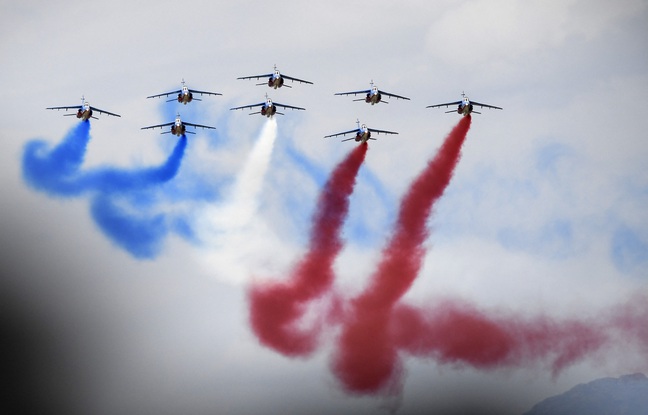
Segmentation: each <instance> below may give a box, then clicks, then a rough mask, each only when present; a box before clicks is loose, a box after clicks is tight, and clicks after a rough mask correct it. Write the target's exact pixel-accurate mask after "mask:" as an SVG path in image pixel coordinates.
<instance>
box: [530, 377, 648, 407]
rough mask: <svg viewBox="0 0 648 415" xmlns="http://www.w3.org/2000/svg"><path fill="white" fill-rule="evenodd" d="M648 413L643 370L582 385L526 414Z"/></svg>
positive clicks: (646, 387) (647, 381)
mask: <svg viewBox="0 0 648 415" xmlns="http://www.w3.org/2000/svg"><path fill="white" fill-rule="evenodd" d="M549 414H551V415H581V414H582V415H585V414H587V415H646V414H648V378H646V375H644V374H643V373H635V374H633V375H625V376H621V377H620V378H602V379H597V380H595V381H592V382H589V383H584V384H580V385H578V386H575V387H573V388H572V389H570V390H568V391H567V392H565V393H563V394H562V395H556V396H552V397H551V398H547V399H545V400H544V401H542V402H540V403H537V404H536V405H534V406H533V408H531V410H530V411H528V412H526V413H525V414H524V415H549Z"/></svg>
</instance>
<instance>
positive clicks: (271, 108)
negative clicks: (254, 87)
mask: <svg viewBox="0 0 648 415" xmlns="http://www.w3.org/2000/svg"><path fill="white" fill-rule="evenodd" d="M254 107H261V110H260V111H257V112H251V113H250V115H253V114H261V115H264V116H266V117H268V118H272V116H273V115H275V114H279V115H284V113H282V112H278V111H277V107H281V108H289V109H291V110H302V111H303V110H305V109H306V108H302V107H293V106H292V105H285V104H280V103H278V102H272V100H271V99H270V98H268V94H266V100H265V102H260V103H258V104H251V105H243V106H241V107H234V108H230V111H231V110H241V109H245V108H250V109H252V108H254Z"/></svg>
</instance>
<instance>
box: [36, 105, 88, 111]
mask: <svg viewBox="0 0 648 415" xmlns="http://www.w3.org/2000/svg"><path fill="white" fill-rule="evenodd" d="M81 108H82V107H81V105H73V106H71V107H47V108H45V109H48V110H66V111H67V110H80V109H81Z"/></svg>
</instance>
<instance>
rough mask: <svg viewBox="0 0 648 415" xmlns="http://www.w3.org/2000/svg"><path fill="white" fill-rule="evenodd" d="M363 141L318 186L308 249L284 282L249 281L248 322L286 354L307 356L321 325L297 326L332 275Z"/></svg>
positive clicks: (265, 341) (364, 150) (265, 340)
mask: <svg viewBox="0 0 648 415" xmlns="http://www.w3.org/2000/svg"><path fill="white" fill-rule="evenodd" d="M367 147H368V146H367V144H366V143H364V144H361V145H359V146H357V147H355V148H354V149H353V150H352V151H351V152H350V153H349V155H348V156H347V157H346V158H345V159H344V160H342V161H341V162H340V163H339V164H338V165H337V166H336V167H335V169H334V170H333V172H332V173H331V176H330V177H329V179H328V181H327V182H326V184H325V185H324V188H323V189H322V191H321V193H320V195H319V199H318V203H317V209H316V212H315V214H314V216H313V219H312V225H311V226H312V227H311V230H310V242H309V249H308V251H307V253H306V254H305V256H304V257H303V258H302V259H301V261H299V262H298V263H297V264H296V266H295V267H294V268H293V269H292V271H291V273H290V277H289V279H288V281H286V282H277V283H267V284H263V285H256V286H252V287H251V288H250V290H249V301H250V322H251V325H252V328H253V330H254V332H255V334H256V335H257V337H258V338H259V340H260V341H261V343H262V344H264V345H265V346H268V347H271V348H273V349H275V350H277V351H279V352H280V353H282V354H284V355H287V356H306V355H308V354H310V353H312V352H313V351H314V350H315V348H316V346H317V340H318V335H319V332H320V325H319V324H313V325H312V327H310V328H302V327H301V326H299V324H298V323H299V322H300V319H301V318H302V317H303V315H304V313H305V312H306V306H307V305H308V303H309V302H310V301H312V300H315V299H317V298H319V297H321V296H323V295H324V294H325V293H326V292H327V291H328V290H329V289H330V287H331V285H332V283H333V279H334V273H333V262H334V261H335V258H336V257H337V255H338V253H339V252H340V250H341V249H342V240H341V236H340V232H341V228H342V225H343V223H344V219H345V218H346V216H347V213H348V210H349V196H350V195H351V193H352V191H353V188H354V186H355V181H356V177H357V174H358V171H359V169H360V166H361V165H362V163H363V161H364V159H365V155H366V153H367Z"/></svg>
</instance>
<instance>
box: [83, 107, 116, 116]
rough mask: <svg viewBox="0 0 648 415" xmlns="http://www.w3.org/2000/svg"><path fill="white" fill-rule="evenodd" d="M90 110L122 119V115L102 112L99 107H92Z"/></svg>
mask: <svg viewBox="0 0 648 415" xmlns="http://www.w3.org/2000/svg"><path fill="white" fill-rule="evenodd" d="M90 109H92V110H93V111H97V112H99V113H101V114H106V115H112V116H113V117H121V115H118V114H113V113H112V112H108V111H104V110H100V109H99V108H97V107H92V106H91V107H90Z"/></svg>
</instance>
